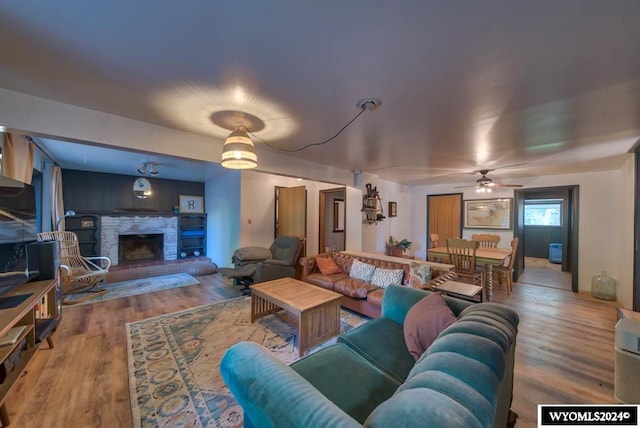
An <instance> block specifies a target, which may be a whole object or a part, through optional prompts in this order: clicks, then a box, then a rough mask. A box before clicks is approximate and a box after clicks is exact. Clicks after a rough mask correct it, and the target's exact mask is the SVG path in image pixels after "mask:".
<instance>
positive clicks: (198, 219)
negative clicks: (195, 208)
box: [178, 214, 207, 259]
mask: <svg viewBox="0 0 640 428" xmlns="http://www.w3.org/2000/svg"><path fill="white" fill-rule="evenodd" d="M206 250H207V215H206V214H180V215H179V216H178V258H179V259H186V258H189V257H200V256H204V255H206Z"/></svg>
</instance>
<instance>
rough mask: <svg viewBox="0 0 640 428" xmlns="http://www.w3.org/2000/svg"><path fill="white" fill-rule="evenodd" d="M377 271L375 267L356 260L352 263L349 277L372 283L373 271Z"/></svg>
mask: <svg viewBox="0 0 640 428" xmlns="http://www.w3.org/2000/svg"><path fill="white" fill-rule="evenodd" d="M375 269H376V267H375V266H374V265H370V264H368V263H363V262H361V261H360V260H358V259H354V260H353V263H351V270H350V271H349V276H350V277H351V278H354V279H359V280H362V281H365V282H371V277H372V276H373V271H374V270H375Z"/></svg>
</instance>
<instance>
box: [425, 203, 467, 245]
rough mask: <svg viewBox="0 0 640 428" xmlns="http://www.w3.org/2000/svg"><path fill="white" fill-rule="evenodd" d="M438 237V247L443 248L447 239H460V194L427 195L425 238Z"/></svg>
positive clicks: (427, 240)
mask: <svg viewBox="0 0 640 428" xmlns="http://www.w3.org/2000/svg"><path fill="white" fill-rule="evenodd" d="M431 235H437V236H438V246H440V247H443V246H445V245H446V243H447V238H460V237H462V193H451V194H445V195H427V237H426V241H425V242H428V243H430V245H428V247H431V246H432V245H431V242H432V239H431Z"/></svg>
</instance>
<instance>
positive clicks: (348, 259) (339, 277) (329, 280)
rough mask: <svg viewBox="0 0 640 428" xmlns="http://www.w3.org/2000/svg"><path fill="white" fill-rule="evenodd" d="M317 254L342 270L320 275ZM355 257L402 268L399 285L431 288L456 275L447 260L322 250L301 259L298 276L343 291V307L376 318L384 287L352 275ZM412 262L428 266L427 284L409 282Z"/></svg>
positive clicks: (384, 265)
mask: <svg viewBox="0 0 640 428" xmlns="http://www.w3.org/2000/svg"><path fill="white" fill-rule="evenodd" d="M316 257H325V258H327V257H330V258H332V259H333V260H334V261H335V263H336V264H337V265H338V267H339V268H340V270H341V272H338V273H333V274H329V275H323V274H322V273H321V272H320V270H319V269H318V265H317V263H316ZM355 259H358V260H360V261H361V262H363V263H367V264H371V265H374V266H376V267H379V268H384V269H403V270H404V275H403V277H402V282H401V285H412V286H415V287H416V288H423V289H433V287H434V286H435V285H437V284H439V283H442V282H444V281H446V280H447V279H454V278H455V273H454V272H453V268H454V266H453V265H449V264H444V263H433V262H425V261H415V260H410V259H405V258H401V257H391V256H384V255H381V254H371V253H361V252H348V251H342V252H334V253H323V254H318V255H316V256H310V257H303V258H302V259H300V264H301V265H302V278H301V279H302V281H304V282H307V283H309V284H313V285H316V286H319V287H323V288H326V289H328V290H332V291H335V292H336V293H340V294H342V295H343V297H342V299H341V300H340V304H341V305H342V306H344V307H345V308H348V309H351V310H353V311H356V312H359V313H361V314H363V315H367V316H369V317H372V318H379V317H380V311H381V307H382V297H383V296H384V291H385V289H384V288H379V287H377V286H375V285H373V284H371V283H368V282H365V281H362V280H360V279H354V278H351V277H350V276H349V273H350V271H351V265H352V263H353V261H354V260H355ZM412 262H415V263H418V264H422V265H428V266H429V267H430V268H431V278H432V279H431V280H430V281H429V282H427V283H426V284H421V283H415V281H414V282H413V284H411V283H410V281H409V279H410V270H411V264H412Z"/></svg>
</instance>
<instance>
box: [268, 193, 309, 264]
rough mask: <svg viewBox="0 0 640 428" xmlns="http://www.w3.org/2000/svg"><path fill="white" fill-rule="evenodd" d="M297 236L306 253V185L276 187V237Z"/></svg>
mask: <svg viewBox="0 0 640 428" xmlns="http://www.w3.org/2000/svg"><path fill="white" fill-rule="evenodd" d="M280 235H286V236H295V237H298V238H300V239H301V240H302V242H303V247H302V255H303V256H304V255H306V239H307V189H306V187H305V186H298V187H277V188H276V233H275V236H276V238H277V237H278V236H280Z"/></svg>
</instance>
